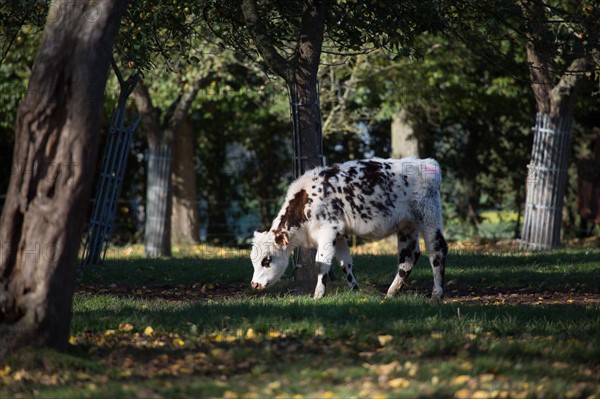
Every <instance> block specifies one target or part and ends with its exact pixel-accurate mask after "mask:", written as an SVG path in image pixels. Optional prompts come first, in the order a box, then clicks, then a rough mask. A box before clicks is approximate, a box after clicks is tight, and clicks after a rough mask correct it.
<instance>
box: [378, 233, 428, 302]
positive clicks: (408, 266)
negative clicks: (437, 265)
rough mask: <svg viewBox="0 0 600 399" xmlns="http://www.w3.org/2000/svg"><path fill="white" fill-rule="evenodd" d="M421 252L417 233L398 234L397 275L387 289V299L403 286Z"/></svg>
mask: <svg viewBox="0 0 600 399" xmlns="http://www.w3.org/2000/svg"><path fill="white" fill-rule="evenodd" d="M419 256H421V250H420V248H419V233H418V232H417V231H416V230H414V231H412V232H409V233H408V234H407V233H406V232H401V233H398V273H397V274H396V278H394V281H393V282H392V284H391V285H390V288H388V291H387V295H386V296H388V297H391V296H394V294H396V293H397V292H398V291H399V290H400V289H401V288H402V287H403V286H404V285H406V280H407V279H408V276H409V275H410V272H411V271H412V268H413V266H414V265H415V263H417V261H418V260H419Z"/></svg>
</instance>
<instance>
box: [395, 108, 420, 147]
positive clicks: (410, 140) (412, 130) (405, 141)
mask: <svg viewBox="0 0 600 399" xmlns="http://www.w3.org/2000/svg"><path fill="white" fill-rule="evenodd" d="M418 130H419V127H418V126H415V123H414V122H413V121H411V120H410V119H409V114H408V111H407V110H406V109H401V110H400V111H399V112H396V113H394V115H392V126H391V131H392V154H391V156H392V158H405V157H418V156H420V155H421V154H420V151H419V137H418V136H419V134H418Z"/></svg>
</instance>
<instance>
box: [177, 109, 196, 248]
mask: <svg viewBox="0 0 600 399" xmlns="http://www.w3.org/2000/svg"><path fill="white" fill-rule="evenodd" d="M177 136H178V139H177V140H176V141H175V144H174V147H173V169H172V171H171V185H172V188H173V204H172V205H173V209H172V213H171V244H172V245H184V246H187V245H193V244H197V243H199V242H200V231H199V223H198V204H197V199H196V173H195V167H194V149H195V148H196V139H195V136H194V130H193V126H192V124H191V122H190V121H189V119H186V120H185V121H184V122H183V123H182V125H181V127H180V130H179V132H178V134H177Z"/></svg>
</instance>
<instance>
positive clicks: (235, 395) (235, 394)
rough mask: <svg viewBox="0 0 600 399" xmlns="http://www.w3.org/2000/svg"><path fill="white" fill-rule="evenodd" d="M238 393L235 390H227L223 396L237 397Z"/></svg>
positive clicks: (233, 398)
mask: <svg viewBox="0 0 600 399" xmlns="http://www.w3.org/2000/svg"><path fill="white" fill-rule="evenodd" d="M237 397H238V395H237V393H235V392H233V391H225V392H224V393H223V398H225V399H237Z"/></svg>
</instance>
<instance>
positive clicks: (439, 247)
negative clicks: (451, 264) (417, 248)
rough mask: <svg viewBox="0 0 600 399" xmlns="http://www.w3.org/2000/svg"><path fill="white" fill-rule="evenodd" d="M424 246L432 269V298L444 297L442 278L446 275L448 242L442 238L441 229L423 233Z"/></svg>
mask: <svg viewBox="0 0 600 399" xmlns="http://www.w3.org/2000/svg"><path fill="white" fill-rule="evenodd" d="M423 238H424V239H425V246H426V247H427V253H428V254H429V263H431V269H432V270H433V291H432V292H431V297H432V298H437V299H442V298H443V297H444V278H445V275H446V256H447V255H448V244H447V243H446V240H445V239H444V235H443V234H442V231H441V229H434V230H431V231H426V232H425V233H424V237H423Z"/></svg>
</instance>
